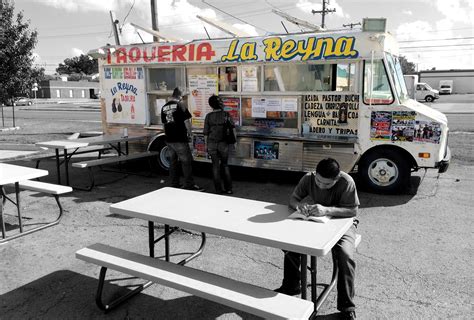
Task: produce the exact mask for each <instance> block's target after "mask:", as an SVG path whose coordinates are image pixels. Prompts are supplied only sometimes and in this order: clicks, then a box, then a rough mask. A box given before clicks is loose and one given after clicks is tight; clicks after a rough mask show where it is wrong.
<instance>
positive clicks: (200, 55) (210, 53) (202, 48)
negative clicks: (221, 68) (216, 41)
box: [196, 42, 216, 61]
mask: <svg viewBox="0 0 474 320" xmlns="http://www.w3.org/2000/svg"><path fill="white" fill-rule="evenodd" d="M215 55H216V52H215V51H214V50H212V46H211V44H210V43H207V42H204V43H201V44H199V46H198V47H197V55H196V60H197V61H201V60H204V59H206V60H208V61H209V60H211V59H212V57H214V56H215Z"/></svg>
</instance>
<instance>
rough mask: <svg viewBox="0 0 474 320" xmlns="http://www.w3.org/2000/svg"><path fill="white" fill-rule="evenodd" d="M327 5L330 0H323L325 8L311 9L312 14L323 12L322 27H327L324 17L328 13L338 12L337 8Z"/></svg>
mask: <svg viewBox="0 0 474 320" xmlns="http://www.w3.org/2000/svg"><path fill="white" fill-rule="evenodd" d="M326 5H329V0H323V10H311V13H312V14H315V13H320V14H321V28H325V24H324V17H325V16H326V15H327V14H328V13H332V12H336V9H326Z"/></svg>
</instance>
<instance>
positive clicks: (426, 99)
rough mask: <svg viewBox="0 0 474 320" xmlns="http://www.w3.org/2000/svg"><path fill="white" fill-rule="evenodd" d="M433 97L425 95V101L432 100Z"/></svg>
mask: <svg viewBox="0 0 474 320" xmlns="http://www.w3.org/2000/svg"><path fill="white" fill-rule="evenodd" d="M433 100H434V98H433V97H432V96H426V98H425V101H426V102H433Z"/></svg>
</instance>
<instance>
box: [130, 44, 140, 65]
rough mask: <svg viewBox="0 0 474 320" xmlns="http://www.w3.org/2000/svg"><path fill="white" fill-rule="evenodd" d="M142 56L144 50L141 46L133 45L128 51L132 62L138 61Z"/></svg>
mask: <svg viewBox="0 0 474 320" xmlns="http://www.w3.org/2000/svg"><path fill="white" fill-rule="evenodd" d="M141 57H142V52H141V51H140V49H139V48H137V47H133V48H131V49H130V51H128V59H129V60H130V62H138V61H139V60H140V59H141Z"/></svg>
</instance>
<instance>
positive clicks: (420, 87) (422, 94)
mask: <svg viewBox="0 0 474 320" xmlns="http://www.w3.org/2000/svg"><path fill="white" fill-rule="evenodd" d="M415 96H416V100H418V101H426V102H433V101H434V100H436V99H439V91H438V90H436V89H433V88H431V87H430V85H429V84H427V83H424V82H418V83H417V84H416V93H415Z"/></svg>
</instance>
